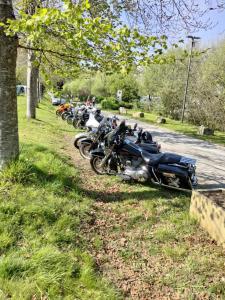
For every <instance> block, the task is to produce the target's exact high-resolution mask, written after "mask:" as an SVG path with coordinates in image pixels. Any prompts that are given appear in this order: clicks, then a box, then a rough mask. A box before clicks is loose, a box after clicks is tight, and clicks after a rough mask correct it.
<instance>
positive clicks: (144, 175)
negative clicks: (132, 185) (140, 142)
mask: <svg viewBox="0 0 225 300" xmlns="http://www.w3.org/2000/svg"><path fill="white" fill-rule="evenodd" d="M142 162H143V161H142V159H141V158H139V159H132V160H128V161H126V164H125V169H124V171H123V175H124V176H126V177H128V178H130V179H134V180H144V181H146V180H147V179H148V177H149V174H148V168H147V167H146V165H145V164H143V163H142Z"/></svg>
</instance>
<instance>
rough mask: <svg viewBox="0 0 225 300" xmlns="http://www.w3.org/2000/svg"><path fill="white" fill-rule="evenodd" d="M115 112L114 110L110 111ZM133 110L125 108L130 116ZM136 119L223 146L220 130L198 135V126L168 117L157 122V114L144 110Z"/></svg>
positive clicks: (223, 137)
mask: <svg viewBox="0 0 225 300" xmlns="http://www.w3.org/2000/svg"><path fill="white" fill-rule="evenodd" d="M112 112H114V113H115V111H112ZM134 112H135V110H130V109H128V110H127V115H128V116H131V117H132V118H134V117H133V116H132V115H133V113H134ZM134 119H137V120H141V121H144V122H147V123H150V124H155V125H157V126H160V127H163V128H167V129H170V130H173V131H176V132H179V133H183V134H185V135H188V136H191V137H195V138H198V139H200V140H204V141H208V142H212V143H216V144H219V145H222V146H225V132H222V131H215V132H214V135H210V136H208V135H204V136H202V135H199V134H198V126H195V125H192V124H189V123H186V122H185V123H181V121H176V120H173V119H170V118H165V119H166V124H157V123H156V120H157V114H155V113H148V112H145V113H144V118H134Z"/></svg>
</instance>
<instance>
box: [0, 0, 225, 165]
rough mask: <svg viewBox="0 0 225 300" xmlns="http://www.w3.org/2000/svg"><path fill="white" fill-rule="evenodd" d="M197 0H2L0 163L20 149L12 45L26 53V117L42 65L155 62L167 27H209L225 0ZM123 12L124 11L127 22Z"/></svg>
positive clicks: (74, 69)
mask: <svg viewBox="0 0 225 300" xmlns="http://www.w3.org/2000/svg"><path fill="white" fill-rule="evenodd" d="M197 2H198V1H197V0H192V1H191V3H186V2H185V1H176V0H168V1H166V2H165V3H163V2H160V3H159V1H156V0H152V1H133V0H132V1H129V0H126V1H113V2H112V3H110V2H109V1H104V0H90V1H88V0H77V1H72V0H64V1H57V0H48V1H47V0H46V1H45V0H35V1H31V0H23V1H10V0H0V105H1V110H0V169H1V168H2V167H3V166H5V165H7V164H8V163H9V162H10V161H11V160H12V159H14V158H17V157H18V155H19V138H18V120H17V99H16V59H17V49H24V51H26V55H27V87H28V96H27V118H28V119H31V118H35V115H36V114H35V112H36V106H37V97H38V93H37V91H38V78H39V74H40V72H41V74H42V77H43V78H45V81H46V82H47V81H49V79H48V76H49V74H54V75H55V76H63V77H64V78H71V77H74V76H75V74H78V73H81V72H84V73H87V70H91V71H94V72H95V71H96V70H99V71H100V72H101V73H103V74H104V73H107V72H109V71H111V72H112V71H113V72H114V73H118V72H119V73H121V74H125V73H127V72H130V71H131V70H132V69H133V68H135V69H137V67H138V66H140V67H141V68H145V67H146V66H149V65H151V64H160V63H161V62H162V54H163V53H164V52H165V51H166V50H167V48H168V45H167V36H166V35H165V32H169V31H170V30H171V32H172V31H174V30H176V29H177V28H178V24H179V27H182V28H183V29H185V30H189V31H190V30H191V29H193V28H195V29H196V28H198V29H199V28H206V27H207V26H208V25H209V24H207V23H205V22H204V16H205V15H206V14H207V13H208V11H209V10H211V9H219V10H221V9H224V4H222V5H221V4H220V5H215V7H210V6H207V7H198V8H197V6H196V5H194V6H193V3H194V4H196V3H197ZM13 4H14V6H13ZM159 8H160V9H159ZM193 8H194V9H193ZM168 12H170V14H168ZM124 13H126V15H128V16H129V22H125V24H124V22H122V18H121V16H124ZM126 23H129V25H127V24H126ZM153 24H154V28H155V30H152V28H153ZM134 25H135V26H134ZM127 84H128V85H129V80H128V81H127V83H126V85H127ZM130 87H134V83H133V84H132V85H131V86H130ZM134 89H135V87H134ZM134 92H135V91H134ZM111 93H113V91H111ZM127 97H128V98H130V95H128V96H127Z"/></svg>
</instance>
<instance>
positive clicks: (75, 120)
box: [72, 119, 78, 128]
mask: <svg viewBox="0 0 225 300" xmlns="http://www.w3.org/2000/svg"><path fill="white" fill-rule="evenodd" d="M77 122H78V120H77V119H73V122H72V124H73V127H74V128H77Z"/></svg>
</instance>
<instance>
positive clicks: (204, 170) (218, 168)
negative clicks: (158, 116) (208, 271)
mask: <svg viewBox="0 0 225 300" xmlns="http://www.w3.org/2000/svg"><path fill="white" fill-rule="evenodd" d="M107 114H108V113H107ZM108 115H110V114H108ZM119 118H122V119H127V118H126V117H119ZM127 123H128V124H131V125H134V124H135V123H138V126H139V127H142V128H143V129H146V130H149V131H150V132H151V133H152V136H153V140H155V141H157V142H159V143H160V144H161V146H162V151H163V152H172V153H177V154H180V155H184V156H186V157H190V158H194V159H196V160H197V169H196V172H197V177H198V187H197V189H215V188H225V147H223V146H219V145H215V144H212V143H209V142H205V141H202V140H199V139H196V138H192V137H189V136H186V135H184V134H180V133H176V132H174V131H171V130H168V129H165V128H160V127H158V126H155V125H151V124H148V123H145V122H141V121H137V120H133V119H127Z"/></svg>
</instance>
